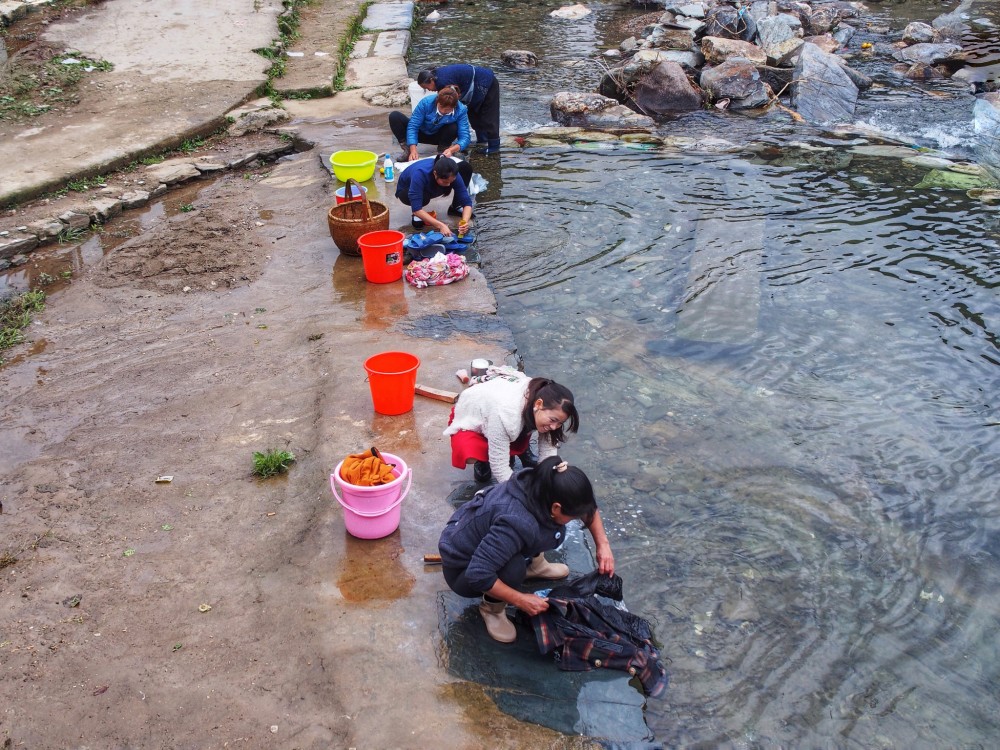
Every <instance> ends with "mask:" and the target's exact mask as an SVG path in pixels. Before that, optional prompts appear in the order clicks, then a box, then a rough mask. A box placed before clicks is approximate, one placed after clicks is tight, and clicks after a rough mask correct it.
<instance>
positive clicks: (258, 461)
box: [253, 450, 295, 478]
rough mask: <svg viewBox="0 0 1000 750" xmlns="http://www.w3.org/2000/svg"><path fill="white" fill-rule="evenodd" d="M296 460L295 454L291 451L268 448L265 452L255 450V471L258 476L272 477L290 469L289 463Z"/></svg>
mask: <svg viewBox="0 0 1000 750" xmlns="http://www.w3.org/2000/svg"><path fill="white" fill-rule="evenodd" d="M294 461H295V456H294V455H293V454H292V453H290V452H289V451H279V450H268V451H266V452H264V453H262V452H260V451H254V454H253V473H254V474H255V475H256V476H258V477H264V478H266V477H271V476H274V475H275V474H283V473H284V472H286V471H288V465H289V464H291V463H293V462H294Z"/></svg>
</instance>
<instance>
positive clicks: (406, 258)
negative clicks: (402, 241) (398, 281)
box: [403, 250, 413, 266]
mask: <svg viewBox="0 0 1000 750" xmlns="http://www.w3.org/2000/svg"><path fill="white" fill-rule="evenodd" d="M412 261H413V255H411V254H410V251H409V250H404V251H403V265H404V266H408V265H410V263H411V262H412Z"/></svg>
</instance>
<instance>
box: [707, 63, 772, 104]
mask: <svg viewBox="0 0 1000 750" xmlns="http://www.w3.org/2000/svg"><path fill="white" fill-rule="evenodd" d="M700 83H701V87H702V88H703V89H705V91H707V92H708V93H709V95H710V96H711V97H712V99H713V100H714V101H719V100H722V99H728V100H729V109H757V108H758V107H763V106H764V105H765V104H767V103H768V102H769V101H771V98H772V96H773V92H772V91H771V87H770V86H768V85H767V84H766V83H765V82H764V81H762V80H761V77H760V73H759V72H758V71H757V68H756V66H755V65H754V64H753V63H752V62H751V61H750V60H746V59H744V58H741V57H731V58H730V59H728V60H726V61H725V62H723V63H721V64H719V65H716V66H714V67H711V68H705V69H704V70H703V71H702V72H701V81H700Z"/></svg>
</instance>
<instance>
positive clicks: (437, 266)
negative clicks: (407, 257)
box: [403, 253, 469, 289]
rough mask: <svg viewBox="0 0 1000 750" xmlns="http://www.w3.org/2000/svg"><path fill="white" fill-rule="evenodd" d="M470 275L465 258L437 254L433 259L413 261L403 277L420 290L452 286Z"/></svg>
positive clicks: (451, 254)
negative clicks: (451, 284) (454, 282)
mask: <svg viewBox="0 0 1000 750" xmlns="http://www.w3.org/2000/svg"><path fill="white" fill-rule="evenodd" d="M468 275H469V266H468V265H467V264H466V262H465V258H463V257H462V256H461V255H456V254H455V253H449V254H447V255H445V254H444V253H437V254H436V255H435V256H434V257H433V258H427V259H425V260H414V261H411V262H410V265H408V266H407V267H406V270H405V271H404V272H403V277H404V278H405V279H406V280H407V281H408V282H410V283H411V284H413V286H415V287H417V288H418V289H422V288H423V287H427V286H441V285H443V284H450V283H451V282H453V281H459V280H460V279H464V278H465V277H466V276H468Z"/></svg>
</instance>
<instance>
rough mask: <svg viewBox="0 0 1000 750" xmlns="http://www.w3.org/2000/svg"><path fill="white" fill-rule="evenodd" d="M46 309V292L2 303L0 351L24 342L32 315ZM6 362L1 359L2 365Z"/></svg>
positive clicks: (15, 296)
mask: <svg viewBox="0 0 1000 750" xmlns="http://www.w3.org/2000/svg"><path fill="white" fill-rule="evenodd" d="M44 309H45V292H43V291H41V290H40V289H35V290H33V291H30V292H23V293H22V294H17V295H14V296H13V297H10V298H8V299H5V300H2V301H0V351H3V350H4V349H9V348H10V347H12V346H16V345H17V344H20V343H21V342H23V341H24V329H25V328H27V327H28V326H29V325H30V324H31V314H32V313H36V312H41V311H42V310H44ZM3 362H4V360H3V359H2V358H0V364H3Z"/></svg>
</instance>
